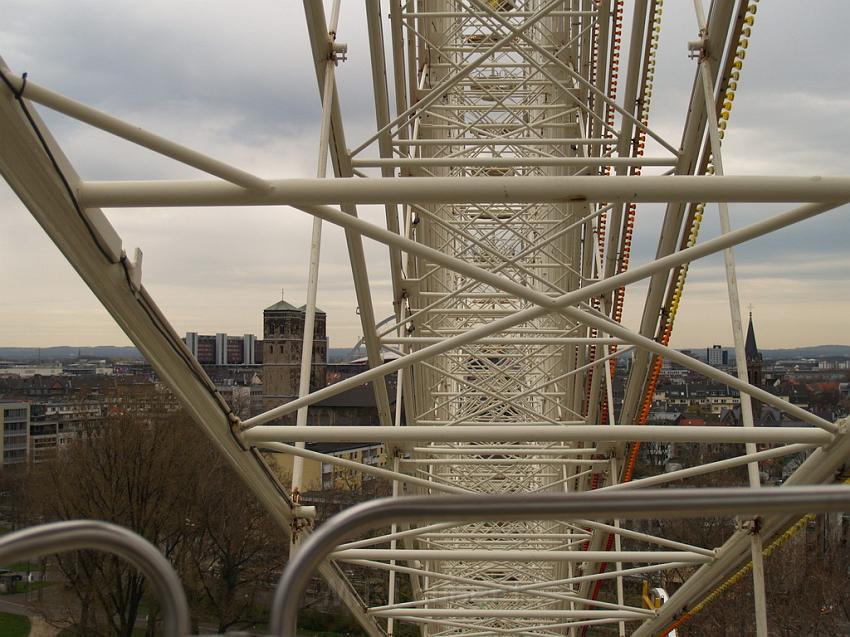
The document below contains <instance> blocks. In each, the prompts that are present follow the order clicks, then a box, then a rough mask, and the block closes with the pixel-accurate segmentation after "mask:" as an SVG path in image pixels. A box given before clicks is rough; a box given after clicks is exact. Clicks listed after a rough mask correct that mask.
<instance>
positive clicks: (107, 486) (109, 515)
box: [32, 407, 193, 637]
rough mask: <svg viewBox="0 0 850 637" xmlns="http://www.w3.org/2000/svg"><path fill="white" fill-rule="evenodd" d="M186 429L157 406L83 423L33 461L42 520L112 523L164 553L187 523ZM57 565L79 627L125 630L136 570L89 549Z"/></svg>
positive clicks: (139, 593)
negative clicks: (48, 457)
mask: <svg viewBox="0 0 850 637" xmlns="http://www.w3.org/2000/svg"><path fill="white" fill-rule="evenodd" d="M188 433H189V432H188V431H187V423H185V422H184V421H183V420H182V418H181V417H180V416H179V414H177V413H169V412H168V411H166V410H164V409H160V408H156V407H151V409H149V410H147V411H146V412H145V413H130V414H125V415H122V416H118V417H115V418H110V419H108V420H107V422H105V423H103V424H98V425H91V426H88V427H86V428H85V429H84V430H83V431H81V432H80V437H79V438H78V439H77V440H75V441H72V443H71V444H69V445H68V448H67V449H65V451H64V452H63V453H60V454H58V455H57V456H56V458H55V459H53V460H52V461H51V462H47V463H45V464H43V465H40V466H39V471H38V472H37V476H36V480H35V481H34V483H33V491H32V493H33V500H32V502H33V505H34V506H35V507H36V509H37V510H38V512H39V513H40V514H41V515H42V516H43V517H44V518H45V519H48V520H73V519H80V518H85V519H96V520H106V521H109V522H113V523H115V524H119V525H121V526H124V527H126V528H128V529H131V530H133V531H135V532H136V533H139V534H140V535H142V536H144V537H145V538H147V539H148V540H149V541H151V542H152V543H153V544H154V545H156V546H157V547H159V548H160V550H161V551H162V552H163V554H164V555H165V556H166V557H171V556H172V555H173V554H174V553H175V551H176V550H177V549H178V547H179V546H180V545H181V542H182V540H183V538H184V536H185V534H186V533H187V531H188V530H189V527H188V526H187V520H186V517H185V511H186V509H187V506H188V504H189V502H188V501H187V490H186V488H185V486H186V485H187V484H189V483H191V481H192V480H193V475H192V470H191V463H189V462H187V459H186V455H185V452H186V446H187V443H188V442H189V440H190V437H189V436H188ZM58 564H59V568H60V570H61V571H62V573H63V574H64V576H65V578H66V580H67V583H68V584H69V585H70V587H71V590H72V592H73V596H74V597H75V598H76V605H77V606H78V608H79V621H78V624H79V628H80V631H81V632H82V633H83V634H85V635H100V634H109V635H121V636H122V637H123V636H127V637H129V636H130V635H131V633H132V630H133V627H134V625H135V624H136V618H137V615H138V612H139V604H140V602H141V600H142V597H143V595H144V593H145V582H144V579H143V577H142V575H141V574H140V573H139V572H138V571H137V570H136V569H134V568H133V567H131V566H130V565H128V564H127V563H125V562H123V561H121V560H119V559H117V558H113V557H105V556H104V555H102V554H96V553H92V552H80V553H77V554H72V555H61V556H60V557H59V560H58Z"/></svg>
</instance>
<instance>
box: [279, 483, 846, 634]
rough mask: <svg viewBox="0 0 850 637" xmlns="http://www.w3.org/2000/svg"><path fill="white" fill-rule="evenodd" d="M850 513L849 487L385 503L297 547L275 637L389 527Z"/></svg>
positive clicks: (360, 510)
mask: <svg viewBox="0 0 850 637" xmlns="http://www.w3.org/2000/svg"><path fill="white" fill-rule="evenodd" d="M848 510H850V488H848V487H844V486H818V487H781V488H763V489H749V488H732V489H652V490H650V489H647V490H644V491H641V492H631V493H625V492H623V493H620V492H609V493H604V492H596V493H593V492H587V493H567V494H540V495H531V496H530V495H471V496H466V495H456V496H451V495H450V496H407V497H400V498H381V499H378V500H372V501H371V502H365V503H363V504H358V505H356V506H353V507H351V508H350V509H347V510H345V511H342V512H341V513H338V514H337V515H335V516H333V517H332V518H330V519H329V520H327V521H326V522H325V523H324V524H322V526H321V527H319V529H318V530H317V531H316V532H315V533H313V534H312V535H310V536H309V537H308V538H307V539H306V540H305V541H304V542H303V543H302V544H301V545H300V546H299V547H298V550H297V552H296V553H295V555H294V556H292V557H291V559H290V561H289V564H287V566H286V569H285V570H284V572H283V576H282V577H281V579H280V581H279V582H278V585H277V589H276V590H275V595H274V601H273V603H272V616H271V622H270V632H271V634H273V635H282V636H283V637H295V635H296V632H295V629H296V620H297V616H298V608H299V604H300V601H301V599H302V597H303V595H304V592H305V589H306V587H307V583H308V582H309V580H310V578H311V577H312V576H313V573H314V572H315V570H316V569H317V568H318V567H319V565H320V564H321V563H322V561H324V560H325V559H327V557H328V555H330V554H331V553H332V552H333V550H334V548H335V547H336V546H338V545H339V544H340V543H342V542H343V541H344V540H346V539H348V538H350V537H351V536H353V535H356V534H358V533H362V532H365V531H368V530H370V529H373V528H376V527H379V526H382V525H384V524H386V523H388V522H401V521H408V522H411V521H416V520H428V521H429V522H442V521H445V522H471V521H475V520H479V519H487V520H494V521H508V520H523V519H535V520H540V519H565V518H593V517H596V518H631V519H637V518H657V517H668V518H672V517H689V516H691V517H698V516H712V517H714V516H717V515H739V514H770V513H785V512H789V511H806V512H811V513H822V512H826V511H848Z"/></svg>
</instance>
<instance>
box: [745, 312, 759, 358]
mask: <svg viewBox="0 0 850 637" xmlns="http://www.w3.org/2000/svg"><path fill="white" fill-rule="evenodd" d="M744 353H745V354H746V356H747V362H750V361H755V360H760V359H761V354H759V348H758V345H756V331H755V329H754V328H753V312H752V310H751V311H750V326H749V327H748V328H747V341H746V343H745V344H744Z"/></svg>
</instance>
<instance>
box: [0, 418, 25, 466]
mask: <svg viewBox="0 0 850 637" xmlns="http://www.w3.org/2000/svg"><path fill="white" fill-rule="evenodd" d="M29 426H30V406H29V403H25V402H0V432H2V436H0V458H2V465H3V466H4V467H6V466H9V465H17V464H26V463H27V459H28V457H29V444H30V439H29Z"/></svg>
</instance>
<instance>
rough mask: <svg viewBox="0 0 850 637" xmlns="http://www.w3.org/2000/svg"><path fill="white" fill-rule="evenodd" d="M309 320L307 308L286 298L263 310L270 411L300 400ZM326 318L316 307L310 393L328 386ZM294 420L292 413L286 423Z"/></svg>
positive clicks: (266, 397)
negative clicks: (326, 376) (304, 347)
mask: <svg viewBox="0 0 850 637" xmlns="http://www.w3.org/2000/svg"><path fill="white" fill-rule="evenodd" d="M305 318H306V306H304V305H302V306H301V307H295V306H294V305H292V304H291V303H288V302H287V301H286V300H285V299H281V300H280V301H278V302H277V303H275V304H274V305H272V306H270V307H267V308H266V309H265V310H263V398H264V400H263V402H264V405H265V408H266V409H271V408H272V407H277V406H278V405H282V404H283V403H288V402H290V401H291V400H294V399H295V398H297V397H298V384H299V378H300V376H301V347H302V343H303V340H302V339H303V338H304V322H305ZM326 319H327V317H326V315H325V313H324V312H323V311H321V310H320V309H318V308H316V322H315V329H314V331H313V366H312V373H311V374H310V391H314V390H316V389H319V388H322V387H324V386H325V384H326V381H325V375H326V370H327V357H328V338H327V334H326V322H327V320H326ZM290 420H291V421H292V423H294V422H295V414H291V418H290V417H289V416H287V417H286V418H285V419H284V422H286V423H288V422H289V421H290Z"/></svg>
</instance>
